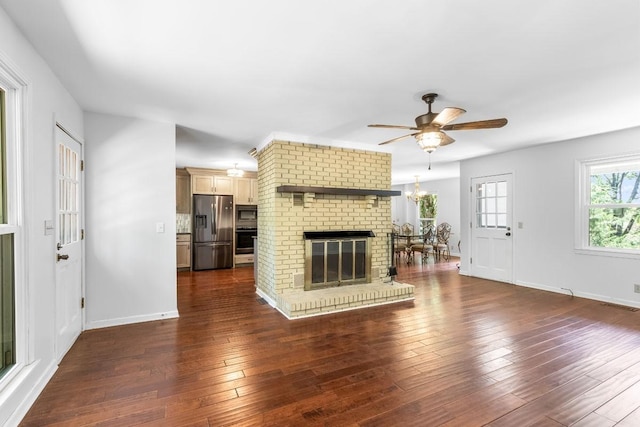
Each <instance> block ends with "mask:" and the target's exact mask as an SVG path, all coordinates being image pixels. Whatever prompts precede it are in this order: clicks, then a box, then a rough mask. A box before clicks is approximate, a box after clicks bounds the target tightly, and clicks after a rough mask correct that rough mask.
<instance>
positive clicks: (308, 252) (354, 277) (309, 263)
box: [304, 237, 371, 291]
mask: <svg viewBox="0 0 640 427" xmlns="http://www.w3.org/2000/svg"><path fill="white" fill-rule="evenodd" d="M358 242H364V246H365V249H364V263H365V265H364V275H359V274H357V272H358V269H357V265H356V258H357V256H358V253H359V252H357V250H356V246H357V243H358ZM332 244H337V245H338V250H337V251H333V252H332V253H331V255H332V257H331V258H333V259H334V260H335V259H336V257H337V262H333V263H331V264H332V265H330V261H329V259H330V257H329V256H328V255H329V252H330V249H329V248H330V245H332ZM345 244H350V245H351V247H352V250H351V251H350V252H349V251H345V250H343V246H344V245H345ZM314 245H316V248H317V247H318V245H323V246H322V248H323V250H322V252H323V254H322V255H323V256H322V262H323V266H322V275H323V280H322V281H321V282H319V281H314V280H313V279H314V268H313V267H314ZM336 252H337V253H336ZM345 253H350V254H351V256H352V261H351V263H350V269H351V278H350V279H345V278H344V277H343V265H344V264H343V261H344V260H345V259H344V258H343V256H344V255H345ZM360 253H361V252H360ZM304 265H305V268H304V290H305V291H310V290H315V289H322V288H329V287H336V286H342V285H353V284H357V283H370V282H371V238H369V237H342V238H326V239H321V238H313V239H306V240H305V263H304ZM316 265H317V264H316ZM331 267H334V269H336V271H333V270H332V269H331ZM316 272H317V270H316ZM330 272H331V273H333V275H335V276H337V280H328V279H329V276H330Z"/></svg>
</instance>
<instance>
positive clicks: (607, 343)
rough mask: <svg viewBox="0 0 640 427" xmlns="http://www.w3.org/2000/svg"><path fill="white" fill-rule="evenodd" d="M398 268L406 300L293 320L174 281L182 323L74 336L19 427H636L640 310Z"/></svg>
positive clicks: (231, 284)
mask: <svg viewBox="0 0 640 427" xmlns="http://www.w3.org/2000/svg"><path fill="white" fill-rule="evenodd" d="M398 270H399V276H398V279H399V280H401V281H405V282H408V283H412V284H414V285H416V291H415V296H416V299H415V301H414V302H403V303H397V304H391V305H385V306H378V307H372V308H366V309H361V310H355V311H348V312H343V313H337V314H331V315H325V316H321V317H314V318H308V319H299V320H294V321H289V320H286V319H285V318H284V317H283V316H282V315H280V314H279V313H278V312H277V311H276V310H274V309H273V308H271V307H270V306H269V305H267V304H264V303H263V301H261V300H260V299H259V298H258V297H257V295H256V294H255V291H254V287H253V270H252V269H251V268H240V269H236V270H217V271H209V272H197V273H190V272H184V273H182V272H181V273H179V274H178V301H179V310H180V318H179V319H169V320H164V321H157V322H148V323H141V324H135V325H128V326H121V327H113V328H106V329H100V330H92V331H86V332H84V333H82V335H81V336H80V338H79V339H78V341H77V342H76V343H75V344H74V346H73V347H72V348H71V350H70V351H69V353H68V354H67V355H66V357H65V358H64V360H63V361H62V363H61V365H60V368H59V370H58V372H57V373H56V374H55V376H54V378H53V379H52V381H51V382H50V383H49V384H48V385H47V387H46V389H45V390H44V392H43V393H42V395H41V396H40V397H39V399H38V400H37V402H36V403H35V405H34V406H33V407H32V408H31V410H30V411H29V413H28V415H27V416H26V418H25V419H24V421H23V425H25V426H44V425H60V426H76V425H78V426H79V425H99V426H132V425H153V426H155V425H163V426H223V425H234V426H286V425H292V426H298V425H299V426H315V425H327V426H414V425H415V426H437V425H446V426H480V425H487V424H488V425H491V426H518V427H520V426H525V425H535V426H565V425H576V426H598V427H601V426H613V425H619V426H639V425H640V311H638V312H632V311H630V310H626V309H624V308H619V307H612V306H606V305H602V304H601V303H599V302H597V301H590V300H586V299H580V298H571V297H570V296H567V295H560V294H554V293H547V292H542V291H537V290H532V289H527V288H522V287H518V286H514V285H508V284H504V283H497V282H492V281H488V280H481V279H475V278H469V277H465V276H460V275H458V272H457V269H456V265H455V261H454V262H452V263H446V262H442V263H436V264H433V263H431V264H426V265H422V264H417V265H414V266H406V265H400V266H399V268H398ZM612 285H615V283H612Z"/></svg>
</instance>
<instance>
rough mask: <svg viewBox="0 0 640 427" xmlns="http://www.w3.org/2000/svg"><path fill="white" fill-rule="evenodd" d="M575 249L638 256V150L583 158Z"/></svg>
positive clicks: (639, 201) (639, 205)
mask: <svg viewBox="0 0 640 427" xmlns="http://www.w3.org/2000/svg"><path fill="white" fill-rule="evenodd" d="M579 170H580V178H579V182H580V187H581V189H580V193H581V203H580V220H579V227H580V230H579V231H578V236H579V240H580V241H579V249H585V250H592V251H602V252H609V253H611V254H621V255H624V254H630V255H640V153H639V154H635V155H626V156H619V157H613V158H607V159H597V160H589V161H583V162H581V163H580V166H579Z"/></svg>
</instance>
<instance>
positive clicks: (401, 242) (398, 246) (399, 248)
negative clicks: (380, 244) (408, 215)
mask: <svg viewBox="0 0 640 427" xmlns="http://www.w3.org/2000/svg"><path fill="white" fill-rule="evenodd" d="M392 231H393V252H394V256H395V257H396V263H398V262H400V260H401V258H402V256H403V255H404V256H407V240H406V239H405V238H404V237H400V234H402V229H401V227H400V226H399V225H398V224H392Z"/></svg>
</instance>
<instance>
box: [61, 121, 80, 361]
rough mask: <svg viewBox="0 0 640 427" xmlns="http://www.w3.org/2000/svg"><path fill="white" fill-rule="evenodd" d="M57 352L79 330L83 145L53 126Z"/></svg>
mask: <svg viewBox="0 0 640 427" xmlns="http://www.w3.org/2000/svg"><path fill="white" fill-rule="evenodd" d="M56 149H57V153H58V155H57V162H56V163H57V166H56V171H57V177H58V179H57V185H56V196H57V197H56V210H57V213H58V214H57V216H56V238H57V243H56V306H55V312H56V325H55V327H56V334H57V337H56V355H57V357H58V360H61V359H62V357H63V356H64V355H65V354H66V352H67V351H68V350H69V348H71V345H73V343H74V342H75V340H76V338H77V337H78V335H80V331H81V330H82V266H83V262H82V244H81V241H82V236H81V227H82V173H81V170H80V162H81V159H82V155H81V153H82V151H81V150H82V147H81V146H80V143H78V142H77V141H75V140H74V139H73V138H71V137H70V136H69V135H67V133H65V132H64V131H62V130H61V129H60V128H58V127H56Z"/></svg>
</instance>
